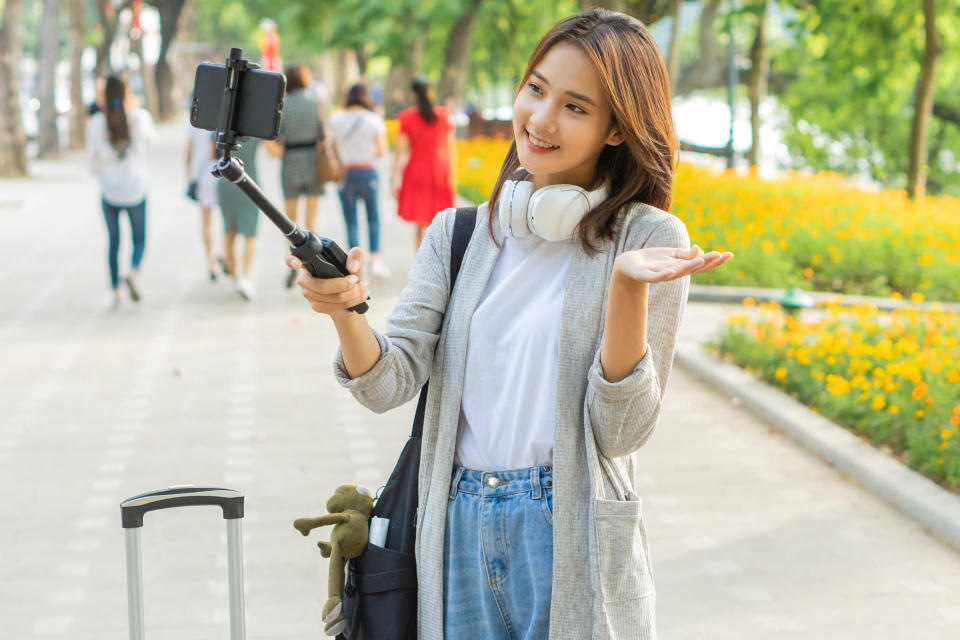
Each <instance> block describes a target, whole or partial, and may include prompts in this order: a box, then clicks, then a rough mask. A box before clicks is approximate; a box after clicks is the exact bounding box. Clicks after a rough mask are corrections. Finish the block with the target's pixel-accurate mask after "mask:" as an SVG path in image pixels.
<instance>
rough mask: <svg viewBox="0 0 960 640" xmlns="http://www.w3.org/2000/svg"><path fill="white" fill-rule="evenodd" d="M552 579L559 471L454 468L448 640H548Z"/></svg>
mask: <svg viewBox="0 0 960 640" xmlns="http://www.w3.org/2000/svg"><path fill="white" fill-rule="evenodd" d="M552 579H553V476H552V470H551V468H550V467H549V466H547V465H541V466H536V467H531V468H529V469H520V470H516V471H497V472H488V473H484V472H481V471H471V470H468V469H463V468H460V467H457V468H456V469H454V474H453V480H452V482H451V485H450V503H449V505H448V506H447V526H446V530H445V532H444V562H443V596H444V602H445V607H444V618H443V626H444V638H445V639H446V640H539V639H541V638H542V639H545V638H546V637H547V635H548V633H549V630H550V592H551V586H552Z"/></svg>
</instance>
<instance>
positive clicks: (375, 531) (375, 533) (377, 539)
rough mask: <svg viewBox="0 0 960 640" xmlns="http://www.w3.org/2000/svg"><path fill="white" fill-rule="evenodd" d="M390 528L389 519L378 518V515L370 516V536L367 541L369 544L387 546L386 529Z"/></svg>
mask: <svg viewBox="0 0 960 640" xmlns="http://www.w3.org/2000/svg"><path fill="white" fill-rule="evenodd" d="M389 528H390V519H389V518H380V517H378V516H373V517H372V518H370V537H369V539H368V542H369V543H370V544H375V545H377V546H378V547H384V548H386V546H387V529H389Z"/></svg>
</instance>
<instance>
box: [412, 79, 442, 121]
mask: <svg viewBox="0 0 960 640" xmlns="http://www.w3.org/2000/svg"><path fill="white" fill-rule="evenodd" d="M410 90H411V91H413V95H414V96H415V97H416V98H417V111H419V112H420V117H421V118H423V121H424V122H426V123H427V124H433V123H434V122H436V121H437V113H436V111H434V110H433V101H432V100H430V84H429V83H428V82H427V79H426V78H415V79H414V80H413V82H412V83H411V84H410Z"/></svg>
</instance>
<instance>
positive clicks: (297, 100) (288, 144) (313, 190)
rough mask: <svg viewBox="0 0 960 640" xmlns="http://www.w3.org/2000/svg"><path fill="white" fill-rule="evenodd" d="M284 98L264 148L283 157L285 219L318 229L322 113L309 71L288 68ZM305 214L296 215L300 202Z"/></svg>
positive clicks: (301, 67) (300, 67)
mask: <svg viewBox="0 0 960 640" xmlns="http://www.w3.org/2000/svg"><path fill="white" fill-rule="evenodd" d="M286 76H287V95H286V98H285V99H284V103H283V118H282V119H281V120H280V133H279V135H278V137H277V141H276V142H274V141H272V140H267V141H265V142H264V147H265V148H266V149H267V151H269V152H270V153H271V155H274V156H276V157H281V156H282V157H283V161H282V163H281V166H280V182H281V184H282V186H283V198H284V205H285V207H286V210H287V217H289V218H290V219H291V220H293V221H294V222H299V223H300V224H301V225H305V228H306V229H310V230H313V231H316V230H317V208H318V207H319V206H320V196H322V195H323V183H322V182H318V181H317V142H318V141H320V140H322V139H323V137H324V131H323V112H322V110H321V106H320V105H319V104H318V103H317V100H316V98H315V97H314V96H313V94H312V93H311V92H310V91H309V90H308V87H309V86H310V81H311V78H310V69H308V68H307V67H306V66H304V65H299V64H298V65H292V66H289V67H287V71H286ZM301 202H303V205H304V215H303V216H300V215H299V210H300V203H301ZM296 276H297V274H296V272H295V271H293V270H291V271H290V273H289V274H288V276H287V280H286V286H287V287H288V288H289V287H292V286H293V281H294V279H295V278H296Z"/></svg>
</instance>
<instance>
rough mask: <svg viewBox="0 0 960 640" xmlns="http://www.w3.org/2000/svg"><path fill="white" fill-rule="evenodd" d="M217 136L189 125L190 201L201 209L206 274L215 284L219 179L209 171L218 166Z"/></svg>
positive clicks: (188, 164) (188, 182) (188, 183)
mask: <svg viewBox="0 0 960 640" xmlns="http://www.w3.org/2000/svg"><path fill="white" fill-rule="evenodd" d="M213 138H214V133H213V132H211V131H206V130H204V129H198V128H197V127H194V126H193V125H191V124H190V123H189V122H188V123H187V159H186V169H187V197H188V198H190V199H191V200H193V201H194V202H196V203H197V204H199V205H200V232H201V237H202V238H203V250H204V252H205V254H206V257H207V272H208V273H209V276H210V281H211V282H216V280H217V272H218V271H219V270H220V269H219V265H218V264H217V258H218V257H219V256H218V255H217V252H216V251H214V248H213V244H214V243H213V208H214V207H215V206H216V205H217V182H218V181H217V178H216V176H214V175H213V174H212V173H211V172H210V170H211V169H212V168H213V164H214V162H215V158H216V153H215V149H214V146H215V142H214V139H213Z"/></svg>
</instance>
